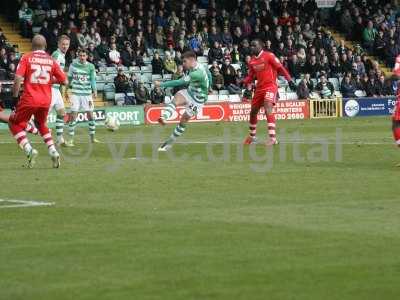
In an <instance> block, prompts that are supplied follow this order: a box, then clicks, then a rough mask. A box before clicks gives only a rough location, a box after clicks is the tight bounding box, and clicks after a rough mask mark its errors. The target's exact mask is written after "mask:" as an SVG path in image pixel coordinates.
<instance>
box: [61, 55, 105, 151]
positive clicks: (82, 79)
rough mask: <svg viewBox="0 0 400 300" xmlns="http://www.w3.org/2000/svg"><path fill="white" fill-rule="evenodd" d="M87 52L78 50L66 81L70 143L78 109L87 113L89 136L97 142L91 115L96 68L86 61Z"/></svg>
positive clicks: (94, 124)
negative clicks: (69, 110) (69, 109)
mask: <svg viewBox="0 0 400 300" xmlns="http://www.w3.org/2000/svg"><path fill="white" fill-rule="evenodd" d="M87 58H88V54H87V51H86V50H85V49H80V50H78V59H77V60H74V61H73V62H72V64H71V65H70V67H69V71H68V81H69V87H70V89H71V118H70V123H69V135H70V136H71V140H70V142H71V145H73V144H74V136H75V127H76V117H77V115H78V112H79V111H84V112H86V114H87V117H88V121H89V136H90V141H91V142H92V143H98V142H99V141H98V140H96V139H95V133H96V122H95V120H94V117H93V109H94V103H93V99H95V98H96V97H97V88H96V69H95V67H94V65H93V64H92V63H90V62H88V61H87Z"/></svg>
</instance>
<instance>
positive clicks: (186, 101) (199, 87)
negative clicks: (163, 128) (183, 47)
mask: <svg viewBox="0 0 400 300" xmlns="http://www.w3.org/2000/svg"><path fill="white" fill-rule="evenodd" d="M182 57H183V67H184V69H185V70H186V71H187V73H186V74H185V76H183V77H182V78H181V79H178V80H171V81H166V82H163V83H160V82H158V81H157V82H155V85H156V86H159V87H162V88H173V87H178V86H187V89H184V90H181V91H179V92H177V93H176V94H175V96H174V99H173V100H172V101H171V102H170V103H169V104H167V106H166V107H165V108H164V110H163V111H162V114H161V117H160V118H159V119H158V122H159V123H160V124H161V125H165V124H166V121H168V120H170V119H171V118H172V116H173V115H174V112H175V111H176V107H177V106H185V112H184V113H183V115H182V117H181V119H180V121H179V124H178V125H177V126H176V128H175V129H174V131H173V132H172V134H171V136H170V137H169V138H168V139H167V140H166V141H165V142H164V143H163V144H162V145H161V146H160V147H159V148H158V151H160V152H165V151H168V150H169V149H170V148H171V147H172V145H173V143H174V142H175V141H176V139H177V138H178V137H180V136H181V135H182V134H183V133H184V132H185V130H186V124H187V122H188V121H189V120H190V119H191V118H192V117H194V116H196V115H197V114H198V113H199V111H200V110H201V109H202V107H203V105H204V104H205V103H206V102H207V100H208V91H209V89H210V87H211V82H212V79H211V73H210V72H209V71H208V69H207V68H205V67H204V66H202V65H200V64H199V63H198V62H197V57H196V53H194V52H193V51H188V52H185V53H184V54H183V56H182Z"/></svg>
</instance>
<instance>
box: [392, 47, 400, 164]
mask: <svg viewBox="0 0 400 300" xmlns="http://www.w3.org/2000/svg"><path fill="white" fill-rule="evenodd" d="M393 75H395V76H396V77H397V78H396V79H397V80H399V79H400V55H398V56H397V57H396V63H395V65H394V68H393ZM399 84H400V82H398V83H397V92H396V107H395V109H394V112H393V117H392V131H393V137H394V140H395V141H396V144H397V146H398V147H400V85H399ZM399 166H400V165H399Z"/></svg>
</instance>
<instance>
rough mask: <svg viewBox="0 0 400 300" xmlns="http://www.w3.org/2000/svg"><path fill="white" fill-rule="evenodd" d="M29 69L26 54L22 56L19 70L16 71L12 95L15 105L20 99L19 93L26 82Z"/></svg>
mask: <svg viewBox="0 0 400 300" xmlns="http://www.w3.org/2000/svg"><path fill="white" fill-rule="evenodd" d="M26 71H27V61H26V56H25V55H24V56H22V58H21V61H20V62H19V64H18V66H17V70H16V72H15V78H14V84H13V87H12V97H13V102H14V103H13V105H14V106H16V105H17V103H18V100H19V93H20V92H21V85H22V83H23V82H24V79H25V76H26Z"/></svg>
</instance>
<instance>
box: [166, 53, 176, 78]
mask: <svg viewBox="0 0 400 300" xmlns="http://www.w3.org/2000/svg"><path fill="white" fill-rule="evenodd" d="M176 70H177V66H176V62H175V60H174V59H173V58H172V57H171V53H169V52H168V51H166V52H165V58H164V71H165V72H166V73H168V74H174V73H175V72H176Z"/></svg>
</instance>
